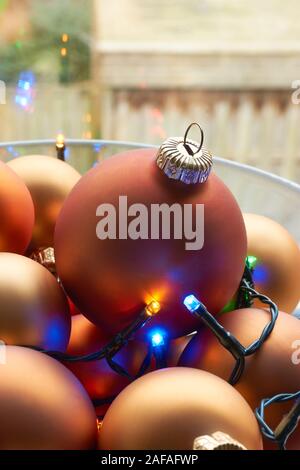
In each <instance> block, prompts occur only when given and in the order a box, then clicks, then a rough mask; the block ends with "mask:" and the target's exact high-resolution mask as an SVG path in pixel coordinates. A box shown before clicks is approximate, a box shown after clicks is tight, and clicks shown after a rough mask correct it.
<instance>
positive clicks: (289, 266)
mask: <svg viewBox="0 0 300 470" xmlns="http://www.w3.org/2000/svg"><path fill="white" fill-rule="evenodd" d="M244 220H245V225H246V232H247V239H248V248H247V253H248V255H250V256H252V257H255V258H256V259H255V264H256V265H255V267H254V272H253V279H254V282H255V286H256V288H257V290H258V291H259V292H260V293H262V294H265V295H267V296H268V297H270V298H271V299H272V300H273V302H275V303H276V304H277V305H278V308H279V309H280V310H283V311H284V312H287V313H291V312H292V311H293V310H294V308H295V307H296V305H297V303H298V301H299V299H300V277H299V272H300V251H299V247H298V245H297V243H296V241H295V240H294V239H293V237H292V236H291V235H290V234H289V232H288V231H287V230H286V229H285V228H284V227H282V226H281V225H280V224H278V223H277V222H275V221H274V220H271V219H269V218H267V217H263V216H262V215H256V214H244ZM256 305H257V306H259V304H258V303H256Z"/></svg>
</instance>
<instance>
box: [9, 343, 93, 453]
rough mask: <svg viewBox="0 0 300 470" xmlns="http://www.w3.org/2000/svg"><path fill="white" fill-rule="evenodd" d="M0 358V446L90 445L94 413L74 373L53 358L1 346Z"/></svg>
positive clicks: (74, 447) (72, 447)
mask: <svg viewBox="0 0 300 470" xmlns="http://www.w3.org/2000/svg"><path fill="white" fill-rule="evenodd" d="M1 361H2V363H1V364H0V415H1V420H0V449H1V450H28V449H31V450H41V449H43V450H44V449H51V450H77V449H78V450H81V449H92V448H94V447H95V443H96V436H97V426H96V415H95V412H94V409H93V406H92V403H91V402H90V399H89V397H88V396H87V394H86V392H85V390H84V388H83V387H82V385H81V384H80V382H79V381H78V380H77V379H76V377H75V376H74V375H73V374H72V373H71V372H70V371H68V369H66V368H65V367H64V366H63V365H61V364H60V363H59V362H57V361H56V360H55V359H52V358H50V357H49V356H46V355H45V354H42V353H40V352H37V351H33V350H31V349H27V348H21V347H17V346H7V347H6V348H5V350H4V351H1Z"/></svg>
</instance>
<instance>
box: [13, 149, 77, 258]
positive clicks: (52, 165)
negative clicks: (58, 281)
mask: <svg viewBox="0 0 300 470" xmlns="http://www.w3.org/2000/svg"><path fill="white" fill-rule="evenodd" d="M8 165H9V166H10V167H11V168H12V169H13V170H14V171H15V172H16V173H17V175H19V177H20V178H21V179H22V180H23V181H24V182H25V184H26V186H27V187H28V189H29V191H30V194H31V196H32V200H33V203H34V209H35V225H34V230H33V235H32V240H31V245H30V250H31V251H33V250H34V249H36V248H40V247H48V246H53V235H54V227H55V223H56V219H57V216H58V214H59V212H60V209H61V206H62V204H63V202H64V200H65V198H66V197H67V195H68V194H69V192H70V191H71V189H72V188H73V186H75V184H76V183H77V181H78V180H79V179H80V174H79V173H78V172H77V171H76V170H75V169H74V168H72V167H71V166H70V165H69V164H68V163H66V162H63V161H61V160H58V159H56V158H52V157H48V156H45V155H28V156H25V157H20V158H17V159H15V160H11V161H10V162H9V163H8Z"/></svg>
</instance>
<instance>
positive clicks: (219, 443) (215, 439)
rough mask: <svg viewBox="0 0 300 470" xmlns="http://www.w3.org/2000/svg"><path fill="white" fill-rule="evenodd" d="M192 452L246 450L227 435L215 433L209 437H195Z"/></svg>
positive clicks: (219, 432)
mask: <svg viewBox="0 0 300 470" xmlns="http://www.w3.org/2000/svg"><path fill="white" fill-rule="evenodd" d="M193 449H194V450H247V449H246V447H245V446H243V444H241V443H240V442H238V441H236V440H235V439H232V437H230V436H229V435H228V434H225V433H224V432H221V431H217V432H215V433H213V434H211V435H207V436H200V437H197V439H195V441H194V446H193Z"/></svg>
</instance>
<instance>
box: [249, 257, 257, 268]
mask: <svg viewBox="0 0 300 470" xmlns="http://www.w3.org/2000/svg"><path fill="white" fill-rule="evenodd" d="M257 262H258V259H257V258H256V256H252V255H249V256H247V258H246V263H247V266H248V267H249V268H250V269H254V268H255V267H256V265H257Z"/></svg>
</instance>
